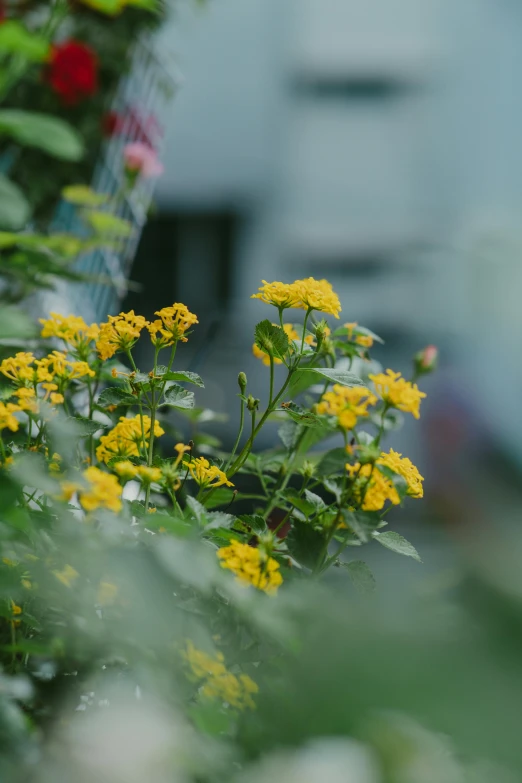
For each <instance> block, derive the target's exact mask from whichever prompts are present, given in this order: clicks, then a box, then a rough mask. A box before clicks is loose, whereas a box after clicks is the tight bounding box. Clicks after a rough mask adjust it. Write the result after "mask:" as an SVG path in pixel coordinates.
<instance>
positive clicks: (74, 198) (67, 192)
mask: <svg viewBox="0 0 522 783" xmlns="http://www.w3.org/2000/svg"><path fill="white" fill-rule="evenodd" d="M62 198H63V199H64V201H68V202H69V203H70V204H75V205H76V206H81V207H100V206H101V205H102V204H106V203H107V201H108V200H109V196H107V195H106V194H105V193H96V191H95V190H93V189H92V188H90V187H89V186H88V185H68V186H67V187H66V188H64V189H63V190H62Z"/></svg>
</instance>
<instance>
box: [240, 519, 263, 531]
mask: <svg viewBox="0 0 522 783" xmlns="http://www.w3.org/2000/svg"><path fill="white" fill-rule="evenodd" d="M239 521H240V522H242V523H243V525H245V526H246V528H247V531H248V532H252V533H265V532H266V529H267V524H266V522H265V520H264V518H263V517H262V516H260V515H259V514H241V516H240V517H239Z"/></svg>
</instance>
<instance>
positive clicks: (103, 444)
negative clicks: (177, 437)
mask: <svg viewBox="0 0 522 783" xmlns="http://www.w3.org/2000/svg"><path fill="white" fill-rule="evenodd" d="M150 427H151V419H150V417H149V416H140V415H139V414H138V415H137V416H134V417H133V418H132V419H130V418H126V417H125V416H121V417H120V420H119V422H118V424H116V426H115V427H113V429H112V430H111V431H110V432H108V433H107V435H102V437H101V438H100V445H99V446H98V448H97V449H96V457H97V458H98V460H99V461H100V462H105V463H107V462H109V460H111V459H112V458H113V457H139V456H140V447H141V448H143V449H145V450H146V449H147V448H148V446H149V438H150ZM164 434H165V430H164V429H163V428H162V427H161V426H160V425H159V423H158V421H157V420H156V421H155V422H154V437H156V438H159V437H160V436H161V435H164ZM118 464H121V463H118Z"/></svg>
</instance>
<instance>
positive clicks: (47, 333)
mask: <svg viewBox="0 0 522 783" xmlns="http://www.w3.org/2000/svg"><path fill="white" fill-rule="evenodd" d="M50 316H51V317H50V318H40V323H41V324H42V333H41V334H42V337H57V338H59V339H60V340H63V341H64V342H65V343H67V344H68V345H72V346H73V347H74V348H79V347H83V346H86V345H87V344H88V343H90V342H91V341H93V340H97V339H98V335H99V333H100V328H99V326H98V325H97V324H91V325H90V326H88V325H87V324H86V323H85V321H84V320H83V318H82V317H81V316H77V315H67V316H65V315H60V313H53V312H51V313H50Z"/></svg>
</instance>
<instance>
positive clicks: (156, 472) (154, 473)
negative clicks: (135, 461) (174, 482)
mask: <svg viewBox="0 0 522 783" xmlns="http://www.w3.org/2000/svg"><path fill="white" fill-rule="evenodd" d="M138 473H139V475H140V477H141V480H142V481H143V482H144V483H145V484H152V482H153V481H160V479H161V476H162V473H161V470H160V468H150V467H148V466H147V465H140V467H139V468H138Z"/></svg>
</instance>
